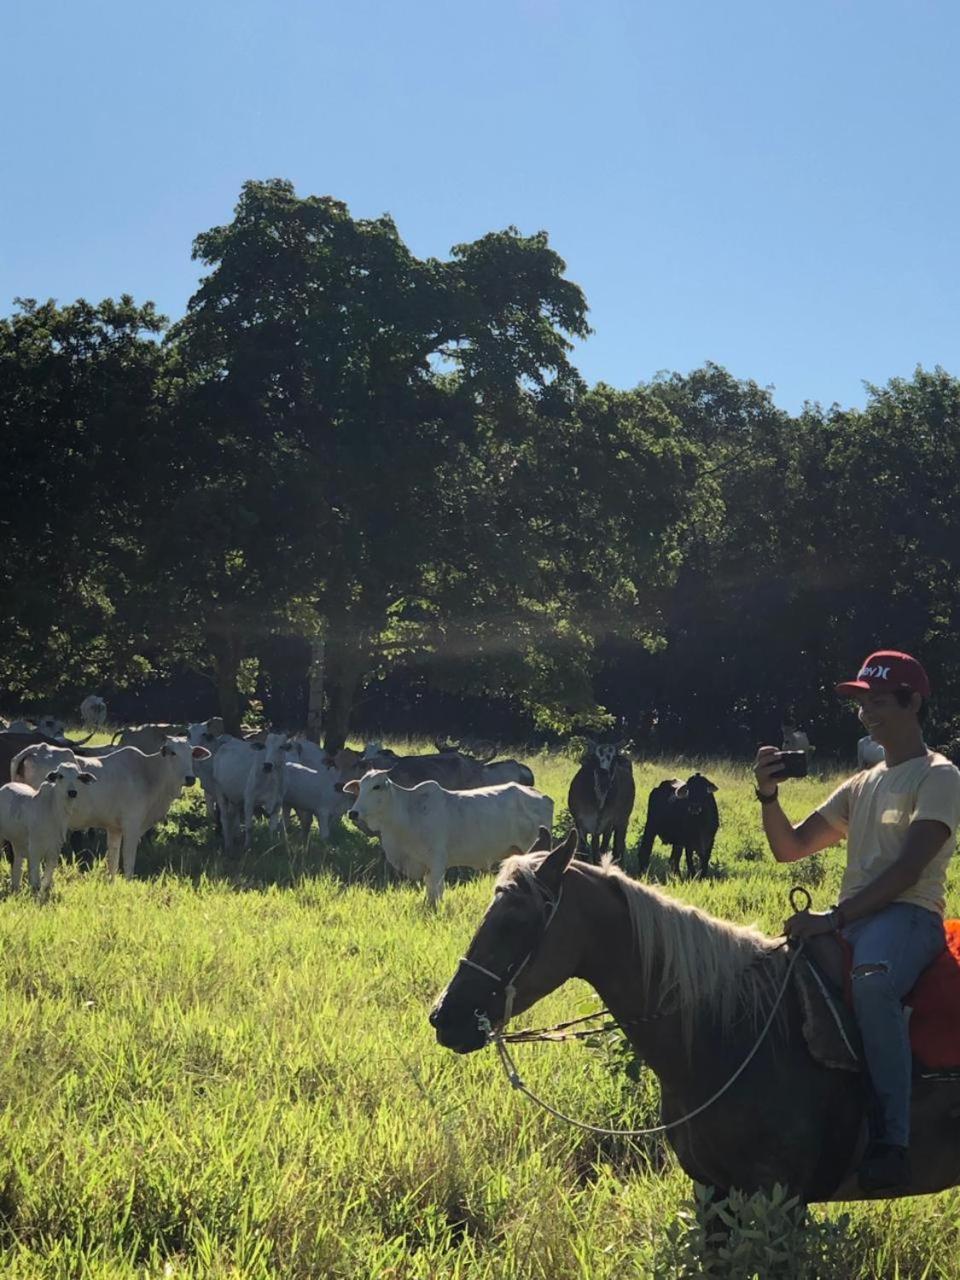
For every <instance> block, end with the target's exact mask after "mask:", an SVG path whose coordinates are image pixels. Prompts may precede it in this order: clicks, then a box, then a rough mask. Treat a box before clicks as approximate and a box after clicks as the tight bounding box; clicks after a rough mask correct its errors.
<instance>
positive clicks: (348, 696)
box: [323, 642, 365, 755]
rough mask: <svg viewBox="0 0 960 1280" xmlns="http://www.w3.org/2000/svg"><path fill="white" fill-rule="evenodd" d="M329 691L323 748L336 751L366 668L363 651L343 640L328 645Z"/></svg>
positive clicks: (342, 740)
mask: <svg viewBox="0 0 960 1280" xmlns="http://www.w3.org/2000/svg"><path fill="white" fill-rule="evenodd" d="M326 657H327V669H328V676H329V685H328V689H329V695H328V708H327V723H326V732H325V735H324V739H323V747H324V750H325V751H326V752H327V753H328V754H329V755H333V754H334V753H335V752H337V751H339V750H340V748H341V747H342V746H343V745H344V743H345V742H346V740H347V732H348V730H349V728H350V713H351V712H352V710H353V702H354V698H355V697H356V693H357V686H358V685H359V683H360V678H361V676H362V675H363V673H364V670H365V661H364V656H363V654H362V653H360V652H358V650H357V649H356V648H354V649H352V650H351V649H350V647H349V646H348V645H347V644H346V643H344V642H332V643H330V644H329V645H328V646H327V653H326Z"/></svg>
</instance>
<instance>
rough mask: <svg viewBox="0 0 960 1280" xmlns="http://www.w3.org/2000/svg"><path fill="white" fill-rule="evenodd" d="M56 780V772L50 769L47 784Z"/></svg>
mask: <svg viewBox="0 0 960 1280" xmlns="http://www.w3.org/2000/svg"><path fill="white" fill-rule="evenodd" d="M56 780H57V774H56V771H55V770H53V769H51V770H50V772H49V773H48V774H47V782H56Z"/></svg>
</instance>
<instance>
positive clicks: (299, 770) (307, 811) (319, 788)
mask: <svg viewBox="0 0 960 1280" xmlns="http://www.w3.org/2000/svg"><path fill="white" fill-rule="evenodd" d="M307 745H308V744H307V743H304V744H303V747H304V748H306V746H307ZM309 745H312V744H309ZM283 771H284V774H285V775H286V777H285V782H284V789H283V821H284V826H289V823H290V811H291V810H293V811H294V812H295V813H296V815H297V817H298V819H299V820H300V829H301V831H302V832H303V838H304V839H305V840H306V838H307V836H308V835H309V834H310V826H311V823H312V822H313V819H314V818H316V820H317V826H318V827H319V828H320V839H321V840H329V839H330V823H331V820H332V819H334V818H342V817H343V815H344V814H345V813H346V812H347V810H348V809H349V808H350V805H351V804H352V800H351V797H350V796H348V795H345V794H344V792H343V791H342V790H340V791H338V790H337V784H338V783H339V782H340V780H341V779H340V770H339V769H338V768H337V767H336V766H335V765H333V764H328V763H326V762H324V761H320V763H319V764H318V765H308V764H299V763H297V762H296V761H291V762H290V763H288V764H285V765H284V767H283Z"/></svg>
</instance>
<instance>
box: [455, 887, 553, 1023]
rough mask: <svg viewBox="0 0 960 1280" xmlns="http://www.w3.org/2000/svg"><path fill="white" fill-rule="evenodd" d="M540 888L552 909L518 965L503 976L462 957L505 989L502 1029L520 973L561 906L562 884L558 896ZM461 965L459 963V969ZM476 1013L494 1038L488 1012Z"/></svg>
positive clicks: (478, 1019)
mask: <svg viewBox="0 0 960 1280" xmlns="http://www.w3.org/2000/svg"><path fill="white" fill-rule="evenodd" d="M538 888H540V892H541V893H542V894H543V896H544V898H545V899H546V901H547V902H548V903H549V906H550V909H549V911H548V912H547V918H546V920H545V921H544V923H543V928H542V929H541V930H540V936H539V937H538V938H537V940H536V942H535V943H534V944H533V946H532V947H531V948H530V950H529V951H528V952H527V954H526V955H525V956H524V957H523V959H522V960H521V961H520V962H519V964H517V965H516V967H511V968H508V969H507V971H506V973H505V974H504V975H503V976H502V977H501V976H500V974H498V973H494V972H493V970H492V969H488V968H486V967H485V966H484V965H482V964H477V962H476V960H471V959H470V957H469V956H461V957H460V964H461V965H462V964H465V965H469V966H470V968H471V969H476V970H477V972H478V973H482V974H483V975H484V976H485V977H487V978H492V979H493V981H494V982H495V983H496V984H497V986H498V987H501V988H502V989H503V1021H502V1023H501V1030H502V1029H503V1028H504V1027H505V1026H506V1025H507V1023H508V1022H509V1021H510V1016H511V1014H512V1013H513V1002H514V1000H515V999H516V996H517V988H516V981H517V978H519V976H520V974H521V973H523V971H524V969H525V968H526V967H527V965H528V964H529V963H530V961H531V960H532V959H533V957H534V956H535V955H536V954H537V952H538V951H539V950H540V947H541V946H542V945H543V939H544V937H545V936H546V932H547V930H548V929H549V928H550V925H551V924H552V923H553V917H554V916H555V915H556V914H557V909H558V907H559V906H560V900H561V899H562V897H563V886H562V885H561V887H560V888H559V889H558V891H557V894H556V897H554V896H553V895H551V894H548V893H547V892H546V891H545V890H544V889H543V888H541V887H540V886H538ZM459 967H460V965H457V968H458V969H459ZM454 977H456V973H454ZM474 1013H475V1015H476V1018H477V1023H478V1025H479V1027H480V1029H481V1031H486V1033H487V1036H488V1038H492V1037H493V1027H492V1026H491V1025H490V1019H489V1018H488V1017H487V1016H486V1014H483V1013H481V1012H480V1011H479V1009H474Z"/></svg>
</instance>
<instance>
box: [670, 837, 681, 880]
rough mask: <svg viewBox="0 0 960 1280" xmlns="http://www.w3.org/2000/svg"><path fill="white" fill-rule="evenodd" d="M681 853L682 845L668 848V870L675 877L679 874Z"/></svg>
mask: <svg viewBox="0 0 960 1280" xmlns="http://www.w3.org/2000/svg"><path fill="white" fill-rule="evenodd" d="M682 852H683V845H680V844H674V845H671V846H670V869H671V870H672V871H673V874H674V875H675V876H679V874H680V855H681V853H682Z"/></svg>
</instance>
